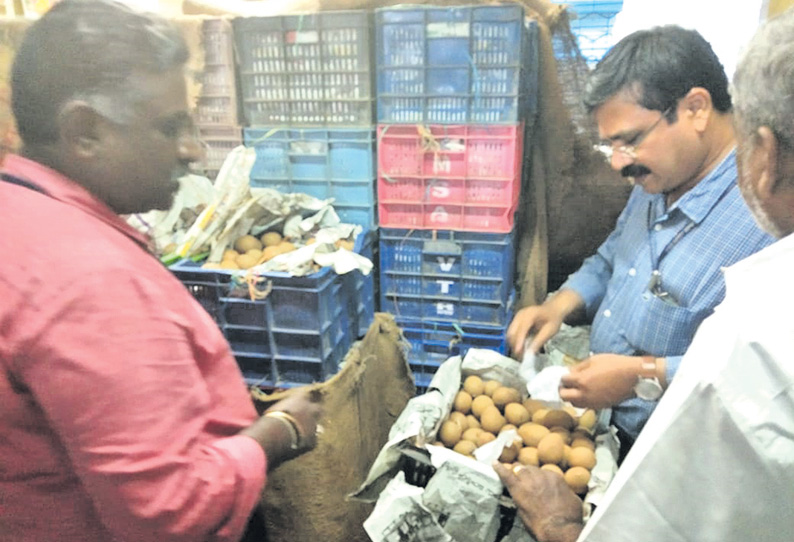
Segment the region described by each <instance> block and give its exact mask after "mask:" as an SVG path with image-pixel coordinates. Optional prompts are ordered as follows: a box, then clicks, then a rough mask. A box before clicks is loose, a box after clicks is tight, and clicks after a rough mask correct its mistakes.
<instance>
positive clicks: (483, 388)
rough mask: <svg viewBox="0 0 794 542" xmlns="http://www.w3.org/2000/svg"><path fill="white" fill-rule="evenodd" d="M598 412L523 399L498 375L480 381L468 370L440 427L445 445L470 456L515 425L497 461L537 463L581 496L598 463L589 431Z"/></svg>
mask: <svg viewBox="0 0 794 542" xmlns="http://www.w3.org/2000/svg"><path fill="white" fill-rule="evenodd" d="M595 424H596V413H595V411H593V410H586V411H585V412H584V413H582V415H581V416H578V415H577V413H576V410H575V409H573V408H571V407H563V408H550V407H549V406H548V405H547V404H546V403H543V402H541V401H537V400H534V399H523V400H522V398H521V393H520V392H519V390H517V389H516V388H512V387H508V386H504V385H502V384H501V383H500V382H498V381H496V380H489V381H486V382H484V381H483V380H482V379H481V378H480V377H479V376H476V375H471V376H468V377H466V379H465V380H464V381H463V385H462V387H461V390H460V391H459V392H458V393H457V395H456V396H455V403H454V405H453V407H452V412H451V413H450V415H449V417H448V418H447V419H446V420H444V421H443V422H442V424H441V427H440V429H439V431H438V440H439V441H440V442H441V443H442V444H443V445H444V446H446V447H447V448H451V449H453V450H455V451H456V452H458V453H461V454H463V455H466V456H469V457H473V453H474V450H475V449H476V448H478V447H480V446H482V445H483V444H486V443H488V442H491V441H492V440H494V439H496V435H498V434H499V433H501V432H503V431H506V430H508V429H515V430H516V431H517V433H518V437H517V438H516V440H515V442H514V443H513V445H512V446H507V447H505V448H504V450H503V451H502V455H501V456H500V457H499V461H501V462H502V463H513V464H522V465H534V466H539V467H540V468H541V469H546V470H550V471H552V472H556V473H558V474H559V475H560V476H562V477H564V478H565V481H566V483H567V484H568V485H569V486H570V487H571V489H573V490H574V491H575V492H576V493H578V494H579V495H583V494H585V493H586V492H587V484H588V482H589V481H590V471H591V470H592V469H593V467H594V466H595V463H596V456H595V443H594V440H593V430H594V428H595Z"/></svg>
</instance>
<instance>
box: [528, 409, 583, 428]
mask: <svg viewBox="0 0 794 542" xmlns="http://www.w3.org/2000/svg"><path fill="white" fill-rule="evenodd" d="M533 421H534V420H533ZM542 423H543V425H545V426H546V427H548V428H549V429H551V428H552V427H564V428H565V429H567V430H569V431H570V430H571V429H573V428H574V427H575V426H576V420H574V419H573V418H572V417H571V415H570V414H568V413H567V412H565V411H564V410H562V409H554V410H549V411H548V412H546V415H545V416H543V422H542Z"/></svg>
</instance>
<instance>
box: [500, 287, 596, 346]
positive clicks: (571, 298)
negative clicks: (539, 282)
mask: <svg viewBox="0 0 794 542" xmlns="http://www.w3.org/2000/svg"><path fill="white" fill-rule="evenodd" d="M583 307H584V301H583V300H582V298H581V297H580V296H579V294H577V293H576V292H574V291H573V290H560V291H559V292H557V293H556V294H554V295H553V296H552V297H551V298H550V299H549V300H548V301H546V302H545V303H543V304H542V305H533V306H531V307H525V308H523V309H521V310H520V311H518V312H517V313H516V315H515V317H514V318H513V321H512V322H510V327H508V328H507V342H508V343H509V344H510V350H511V351H512V352H513V354H515V355H516V356H517V357H521V356H522V355H523V354H524V341H526V339H527V337H528V336H530V335H534V337H533V339H532V343H531V344H530V345H529V348H531V349H532V351H533V352H538V351H539V350H540V349H541V348H542V347H543V345H544V344H546V341H548V340H549V339H551V338H552V337H554V335H556V333H557V332H558V331H559V330H560V326H562V323H563V322H564V321H565V319H566V318H567V317H568V316H570V315H571V314H574V313H576V312H577V311H580V310H581V309H582V308H583Z"/></svg>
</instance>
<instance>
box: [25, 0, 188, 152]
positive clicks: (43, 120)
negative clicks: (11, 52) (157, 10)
mask: <svg viewBox="0 0 794 542" xmlns="http://www.w3.org/2000/svg"><path fill="white" fill-rule="evenodd" d="M188 57H189V51H188V48H187V45H186V44H185V41H184V38H183V37H182V35H181V34H180V33H179V31H178V30H177V29H176V28H175V27H174V26H173V25H171V24H170V23H168V22H166V21H165V20H164V19H161V18H159V17H156V16H149V15H146V14H142V13H139V12H136V11H133V10H131V9H130V8H128V7H126V6H124V5H123V4H119V3H117V2H111V1H108V0H63V1H61V2H59V3H58V4H56V5H55V6H54V7H53V8H52V9H51V10H50V11H48V12H47V13H46V14H45V15H44V16H43V17H42V18H41V19H39V20H38V21H36V22H35V23H34V24H33V25H31V27H30V28H29V29H28V31H27V32H26V34H25V37H24V39H23V41H22V44H21V45H20V47H19V50H18V52H17V54H16V57H15V59H14V66H13V69H12V73H11V92H12V98H11V104H12V109H13V111H14V116H15V118H16V121H17V129H18V131H19V135H20V137H21V138H22V140H23V141H24V142H25V143H26V144H47V143H53V142H55V141H56V140H57V139H58V127H57V126H58V124H57V118H58V115H59V113H60V111H61V108H62V107H63V105H64V104H65V103H66V102H68V101H69V100H72V99H84V100H88V101H90V100H91V99H92V98H96V97H97V96H101V97H103V98H104V99H106V100H108V99H109V100H110V102H111V103H110V108H111V109H112V110H115V111H117V112H123V111H127V110H129V109H130V107H131V106H134V105H135V104H134V102H135V96H133V95H131V94H129V93H127V92H126V91H127V90H128V89H126V88H125V87H126V86H127V83H128V81H129V78H130V76H131V75H132V74H133V73H136V72H141V71H143V72H150V73H164V72H166V71H168V70H171V69H174V68H177V67H179V66H183V65H184V64H185V63H186V62H187V60H188Z"/></svg>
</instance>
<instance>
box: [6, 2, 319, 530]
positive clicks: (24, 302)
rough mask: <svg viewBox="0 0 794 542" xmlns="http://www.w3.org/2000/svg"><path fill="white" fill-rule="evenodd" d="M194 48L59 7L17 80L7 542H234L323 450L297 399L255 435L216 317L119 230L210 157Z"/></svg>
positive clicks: (31, 37)
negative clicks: (298, 465)
mask: <svg viewBox="0 0 794 542" xmlns="http://www.w3.org/2000/svg"><path fill="white" fill-rule="evenodd" d="M187 59H188V50H187V48H186V46H185V42H184V40H183V38H182V37H181V36H180V35H179V33H178V32H177V31H176V30H175V29H174V28H173V27H172V26H171V25H169V24H168V23H166V22H165V21H162V20H160V19H156V18H152V17H149V16H144V15H141V14H138V13H135V12H133V11H131V10H129V9H128V8H126V7H123V6H122V5H120V4H116V3H112V2H108V1H104V0H95V1H80V0H64V1H62V2H60V3H59V4H57V5H56V6H55V7H54V8H53V9H52V10H51V11H50V12H49V13H47V14H46V15H45V16H44V17H42V18H41V19H40V20H38V21H37V22H36V23H34V24H33V25H32V26H31V27H30V29H29V30H28V32H27V35H26V37H25V39H24V41H23V43H22V45H21V46H20V48H19V51H18V54H17V57H16V59H15V63H14V68H13V74H12V92H13V109H14V114H15V117H16V120H17V125H18V129H19V133H20V135H21V137H22V139H23V141H24V150H23V151H22V153H21V154H20V155H19V156H15V155H12V156H9V157H8V158H7V159H6V161H5V163H4V167H3V171H2V175H0V232H2V235H0V253H1V254H2V257H3V264H2V266H0V299H2V302H1V303H0V541H2V542H11V541H13V542H43V541H50V540H53V541H54V540H58V541H66V542H78V541H79V542H87V541H91V542H96V541H126V540H130V541H135V542H146V541H152V542H154V541H156V542H170V541H235V540H239V539H240V537H241V536H243V532H244V530H245V528H246V525H247V524H248V521H249V517H251V515H252V511H253V510H254V509H255V506H256V504H257V503H258V501H259V498H260V495H261V492H262V489H263V487H264V484H265V479H266V473H267V471H268V470H269V469H272V468H274V467H276V466H277V465H279V464H280V463H281V462H283V461H285V460H288V459H291V458H293V457H296V456H297V455H300V454H301V453H303V452H305V451H307V450H310V449H312V448H313V447H314V445H315V443H316V435H315V432H316V427H317V420H318V419H319V417H320V414H321V407H320V405H319V404H318V403H317V402H316V401H314V400H313V399H314V398H313V397H312V395H311V394H309V393H307V392H297V393H295V394H293V395H291V396H290V397H289V398H288V399H285V400H284V401H282V402H280V403H278V404H276V405H275V406H274V407H273V408H272V409H270V411H269V412H267V413H266V414H265V415H264V416H262V417H259V416H258V415H257V413H256V411H255V409H254V406H253V404H252V402H251V400H250V397H249V395H248V393H247V390H246V387H245V385H244V382H243V379H242V377H241V375H240V371H239V369H238V367H237V364H236V362H235V360H234V358H233V357H232V354H231V352H230V349H229V347H228V345H227V343H226V341H225V340H224V338H223V336H222V335H221V333H220V331H219V330H218V329H217V327H216V326H215V325H214V323H213V322H212V320H211V319H210V317H209V316H208V315H207V314H206V313H205V312H204V311H203V310H202V308H201V307H200V306H199V305H198V304H197V303H196V302H195V301H194V299H193V298H192V296H191V295H190V294H189V293H188V292H187V291H186V290H185V289H184V287H183V286H182V285H181V284H180V283H179V281H177V280H176V279H175V278H174V277H173V276H172V275H171V274H170V272H169V271H168V270H167V269H166V268H165V267H163V266H162V265H161V264H160V263H159V261H158V260H157V259H156V258H155V257H153V256H152V255H151V254H150V253H149V252H148V251H147V239H146V238H145V237H143V236H141V235H139V234H138V233H136V232H135V231H134V230H133V229H132V228H130V227H129V226H128V225H127V224H126V223H125V222H124V221H123V220H122V219H120V218H119V216H118V215H119V214H128V213H135V212H142V211H147V210H150V209H167V208H168V207H169V206H170V204H171V201H172V197H173V194H174V192H175V191H176V189H177V186H178V185H177V182H176V179H177V178H178V177H179V176H180V175H181V174H183V173H184V172H185V169H186V167H187V166H188V164H189V163H190V162H191V161H193V160H196V159H197V158H198V157H199V153H200V147H199V144H198V142H197V141H196V140H195V138H194V132H193V126H192V122H191V117H190V113H189V106H188V99H187V91H186V79H185V75H186V72H185V63H186V61H187Z"/></svg>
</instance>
